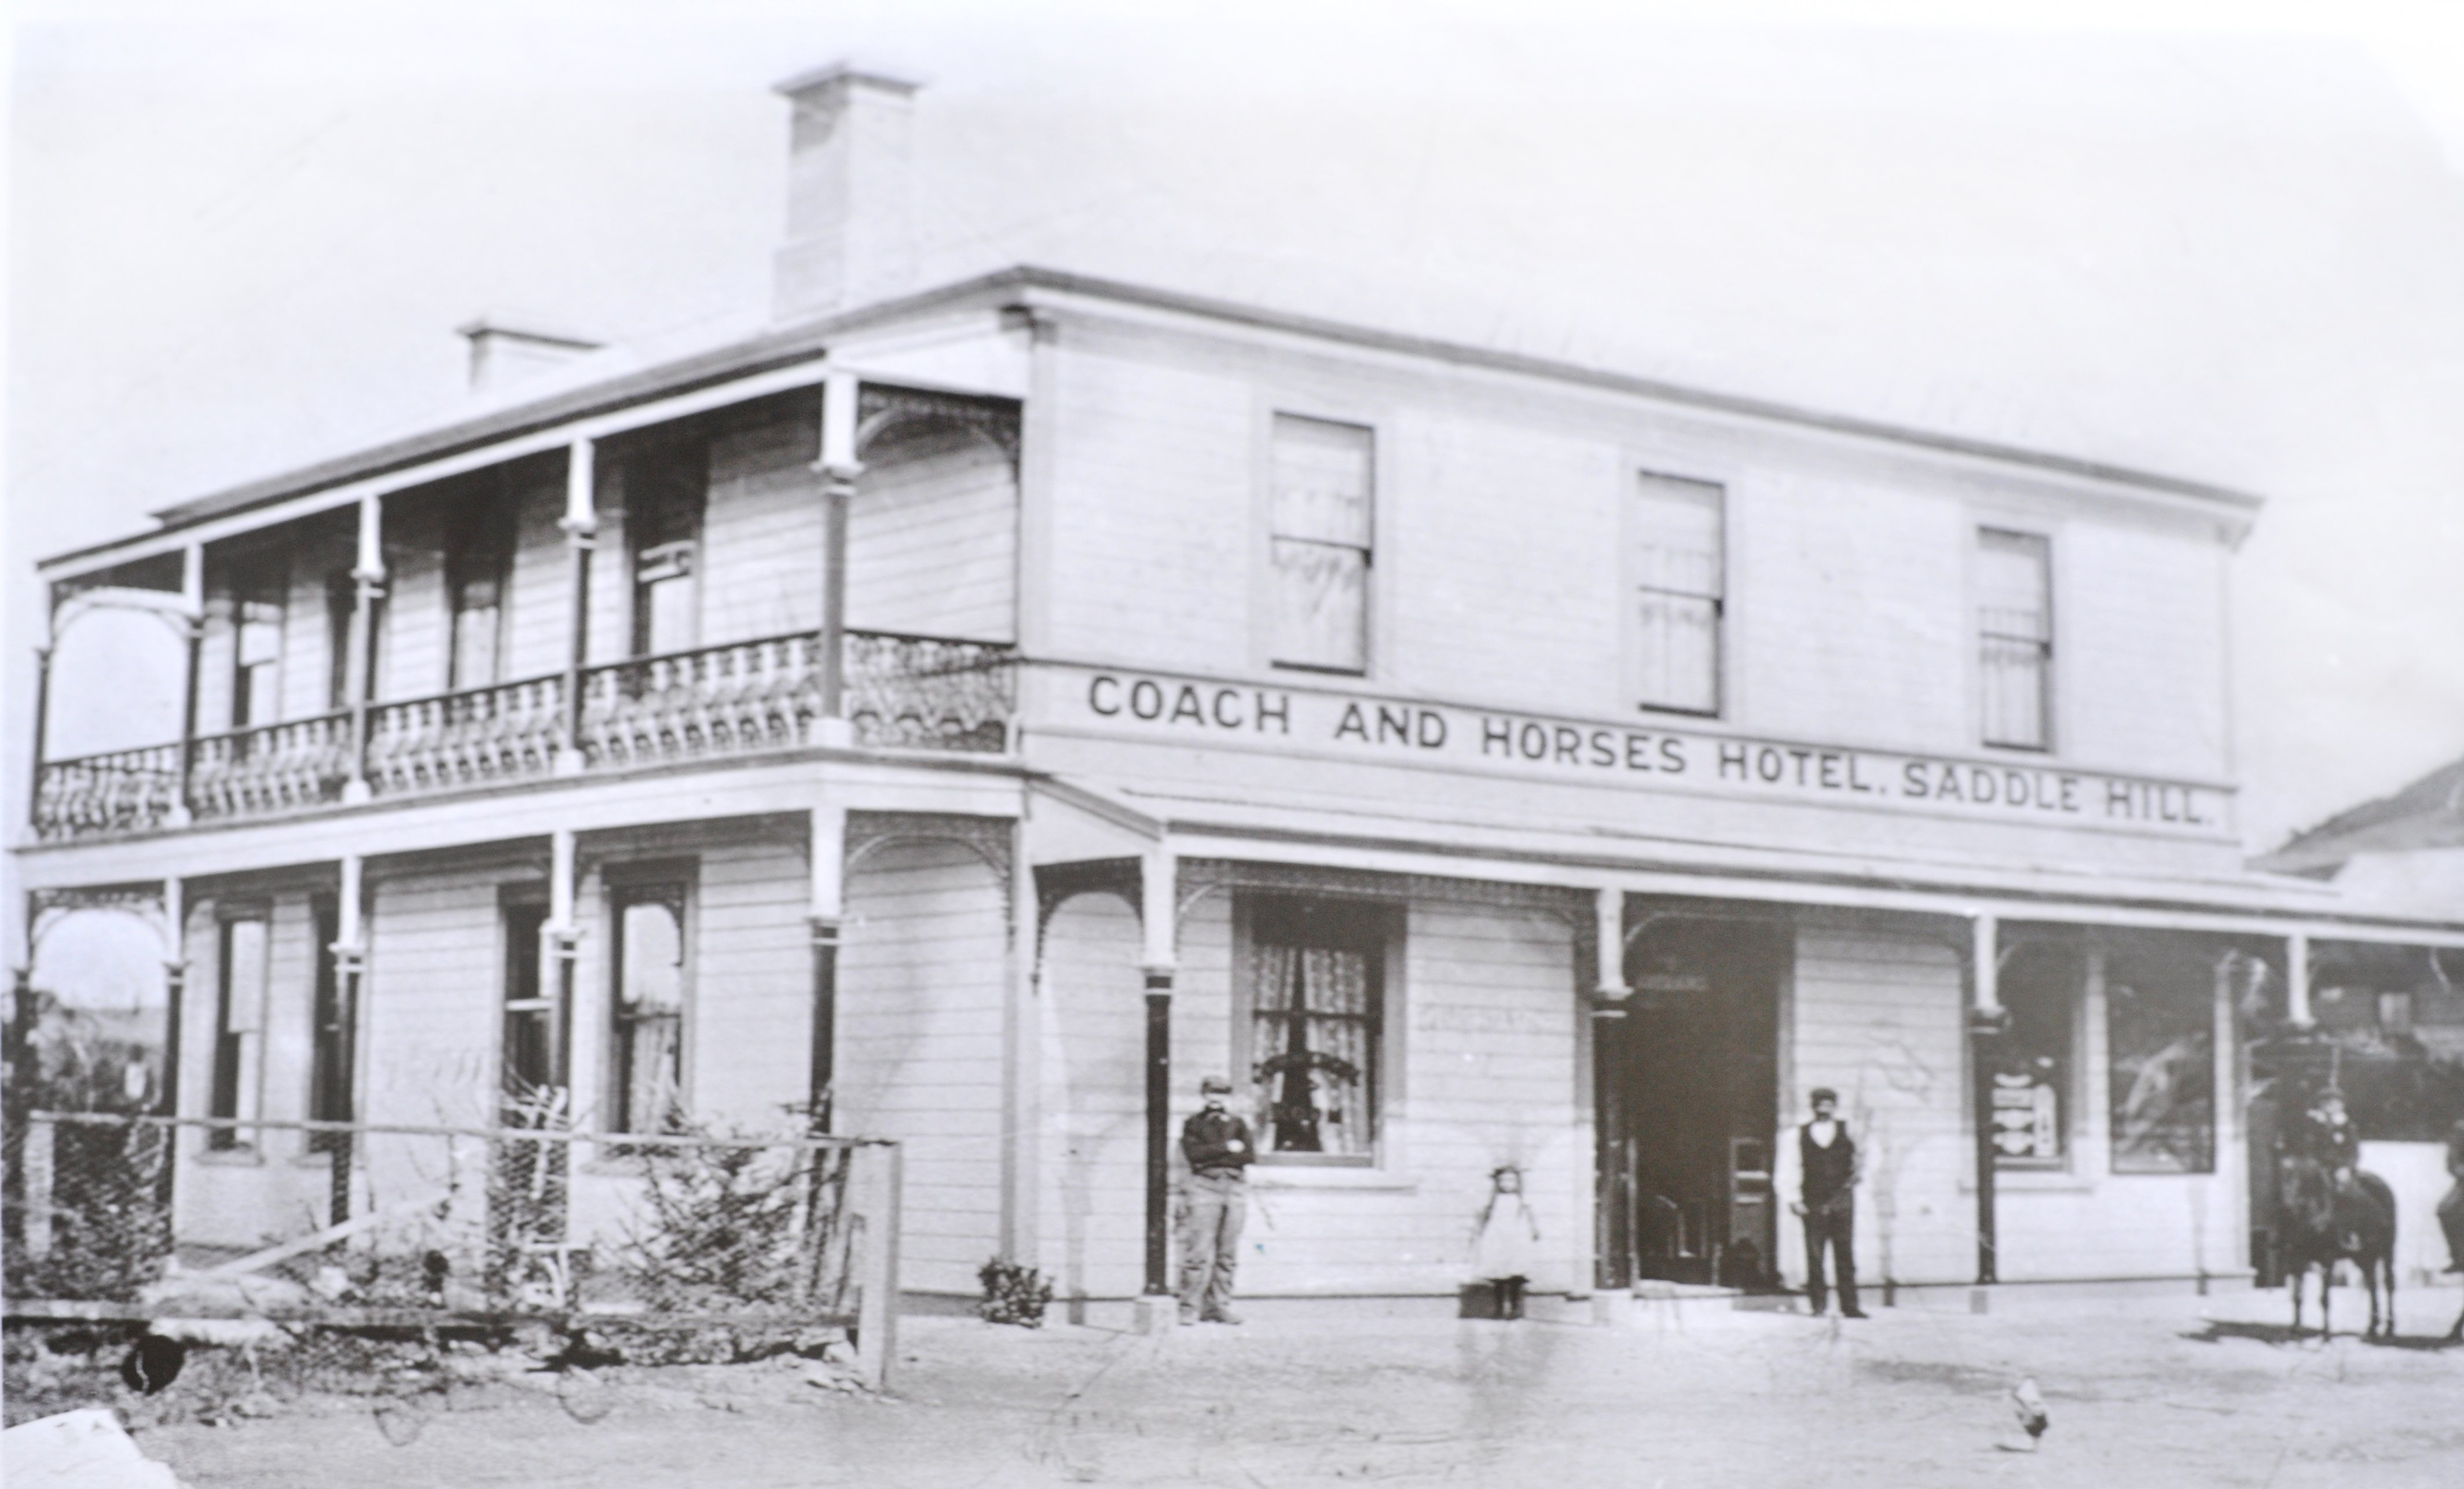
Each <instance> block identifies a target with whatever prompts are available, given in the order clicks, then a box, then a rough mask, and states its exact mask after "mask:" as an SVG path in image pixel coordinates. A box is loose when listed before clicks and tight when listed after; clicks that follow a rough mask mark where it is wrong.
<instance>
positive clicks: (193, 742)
mask: <svg viewBox="0 0 2464 1489" xmlns="http://www.w3.org/2000/svg"><path fill="white" fill-rule="evenodd" d="M180 600H181V609H182V610H183V612H184V613H185V614H186V617H187V635H186V637H185V638H184V639H185V640H186V642H187V651H188V666H187V681H186V683H185V684H184V685H183V687H182V690H181V694H180V755H179V758H178V760H177V762H176V763H175V764H174V765H173V767H172V768H173V770H174V772H175V773H176V774H175V777H174V779H175V784H174V785H173V787H172V791H171V810H170V814H169V823H168V824H169V825H170V826H173V827H186V826H187V825H188V823H189V822H190V821H192V820H193V819H194V816H195V813H196V806H195V804H194V803H193V802H191V801H190V800H189V795H190V792H189V782H190V781H191V780H192V779H193V778H194V777H195V774H196V768H197V691H198V685H199V684H200V682H201V681H202V680H203V676H202V674H203V673H204V671H205V667H206V545H205V544H203V543H190V544H189V545H188V546H187V549H186V550H185V551H184V552H183V554H182V557H181V562H180ZM344 665H345V667H347V666H348V665H349V664H348V663H347V662H345V664H344Z"/></svg>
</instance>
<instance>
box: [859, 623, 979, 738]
mask: <svg viewBox="0 0 2464 1489" xmlns="http://www.w3.org/2000/svg"><path fill="white" fill-rule="evenodd" d="M1017 662H1018V657H1017V654H1016V653H1015V652H1014V651H1013V650H1012V649H1011V648H1010V647H1008V646H996V645H993V644H991V643H988V642H980V641H945V640H943V639H941V638H939V637H935V636H893V635H890V634H888V633H886V632H879V631H849V632H847V718H848V720H849V721H850V722H851V723H852V724H853V725H854V726H855V737H856V740H857V742H858V743H860V744H868V745H903V746H905V747H907V748H909V749H917V750H964V751H970V752H983V753H986V754H994V755H998V754H1000V753H1001V751H1003V750H1006V749H1008V748H1009V741H1010V718H1011V715H1012V714H1014V713H1015V712H1017V710H1018V668H1017Z"/></svg>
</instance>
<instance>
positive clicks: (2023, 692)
mask: <svg viewBox="0 0 2464 1489" xmlns="http://www.w3.org/2000/svg"><path fill="white" fill-rule="evenodd" d="M1982 662H1983V669H1982V677H1983V682H1984V690H1985V742H1986V743H1987V744H1997V745H2017V746H2021V747H2023V748H2028V749H2041V748H2043V746H2044V744H2045V741H2046V738H2047V734H2046V731H2045V682H2046V670H2047V669H2046V666H2045V662H2046V658H2045V648H2044V646H2042V645H2041V644H2039V643H2036V642H2033V641H2012V640H2008V639H2006V638H2004V637H1999V636H1988V637H1986V638H1984V654H1983V657H1982Z"/></svg>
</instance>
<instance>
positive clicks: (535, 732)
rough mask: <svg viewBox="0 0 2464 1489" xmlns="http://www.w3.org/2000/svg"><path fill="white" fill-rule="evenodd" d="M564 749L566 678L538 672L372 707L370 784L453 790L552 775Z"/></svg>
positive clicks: (387, 789) (379, 790) (394, 791)
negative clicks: (520, 678)
mask: <svg viewBox="0 0 2464 1489" xmlns="http://www.w3.org/2000/svg"><path fill="white" fill-rule="evenodd" d="M563 748H564V679H563V678H561V677H533V678H528V679H526V680H524V681H522V682H518V683H500V684H498V685H497V686H495V687H494V688H474V689H472V690H468V691H465V692H449V693H445V694H442V695H440V696H438V697H434V698H420V699H417V700H415V701H413V702H409V703H381V704H377V705H374V706H373V707H371V708H370V709H369V710H368V764H367V781H368V787H369V789H370V790H371V791H373V792H375V793H376V794H377V795H378V796H408V795H411V794H413V793H415V792H422V791H453V790H458V789H460V788H462V787H466V786H486V785H495V784H498V783H500V782H504V781H513V780H522V779H526V778H530V777H540V776H545V775H548V774H549V773H551V772H553V771H554V770H555V769H556V757H557V753H558V752H559V751H560V750H561V749H563Z"/></svg>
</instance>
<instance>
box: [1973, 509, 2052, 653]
mask: <svg viewBox="0 0 2464 1489" xmlns="http://www.w3.org/2000/svg"><path fill="white" fill-rule="evenodd" d="M1976 542H1977V564H1976V603H1977V610H1978V620H1979V628H1980V629H1982V630H1983V631H1984V632H1985V634H1986V635H1989V636H2020V637H2025V638H2027V639H2028V640H2030V641H2049V640H2051V639H2052V638H2053V615H2052V604H2051V596H2050V594H2049V585H2048V584H2047V581H2046V562H2045V559H2046V544H2045V538H2044V537H2043V536H2041V535H2039V534H2035V533H2004V532H1998V531H1996V530H1994V529H1992V528H1990V527H1989V528H1985V529H1983V530H1981V531H1979V532H1978V534H1977V535H1976Z"/></svg>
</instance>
